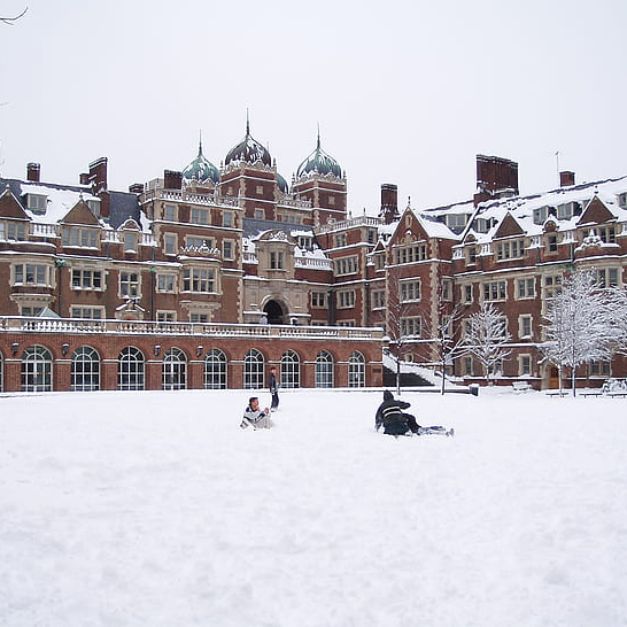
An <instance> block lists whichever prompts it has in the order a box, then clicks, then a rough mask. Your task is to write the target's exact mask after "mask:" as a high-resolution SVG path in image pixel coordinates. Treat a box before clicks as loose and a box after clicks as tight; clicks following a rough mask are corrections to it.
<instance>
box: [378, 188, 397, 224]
mask: <svg viewBox="0 0 627 627" xmlns="http://www.w3.org/2000/svg"><path fill="white" fill-rule="evenodd" d="M379 217H380V218H383V219H384V220H385V223H386V224H390V223H391V222H394V220H397V219H398V217H399V215H398V187H397V186H396V185H393V184H392V183H383V184H382V185H381V210H380V211H379Z"/></svg>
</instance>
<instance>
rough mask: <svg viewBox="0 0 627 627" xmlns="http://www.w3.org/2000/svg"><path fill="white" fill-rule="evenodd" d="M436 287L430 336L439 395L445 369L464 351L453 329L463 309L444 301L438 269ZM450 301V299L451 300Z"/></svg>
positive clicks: (442, 390) (443, 385)
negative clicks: (437, 373) (439, 376)
mask: <svg viewBox="0 0 627 627" xmlns="http://www.w3.org/2000/svg"><path fill="white" fill-rule="evenodd" d="M438 277H439V278H438V285H437V292H436V294H435V311H434V314H433V315H434V318H433V320H432V325H431V327H432V333H431V336H432V338H433V340H434V342H435V343H434V345H433V346H434V353H435V356H436V359H437V362H438V364H439V367H440V372H441V374H442V381H441V387H440V393H441V394H444V392H445V390H446V367H447V366H448V365H449V364H451V363H453V362H454V360H455V358H456V357H459V356H460V355H461V354H462V353H463V352H464V350H465V347H464V346H463V344H462V339H460V338H459V336H458V337H457V339H456V336H455V327H456V326H457V323H458V322H459V320H460V319H461V315H462V310H463V307H462V306H461V305H459V304H457V305H455V306H453V305H452V303H451V302H450V301H449V300H446V299H445V283H444V279H446V278H447V277H442V276H441V275H440V271H439V269H438ZM451 296H452V295H451ZM451 300H452V299H451Z"/></svg>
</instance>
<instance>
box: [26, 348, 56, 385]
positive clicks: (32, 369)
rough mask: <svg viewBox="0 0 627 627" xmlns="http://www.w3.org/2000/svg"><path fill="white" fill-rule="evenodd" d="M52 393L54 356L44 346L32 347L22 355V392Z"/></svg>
mask: <svg viewBox="0 0 627 627" xmlns="http://www.w3.org/2000/svg"><path fill="white" fill-rule="evenodd" d="M51 391H52V354H51V353H50V351H49V350H48V349H47V348H44V347H43V346H30V347H29V348H27V349H26V350H25V351H24V354H23V355H22V392H51Z"/></svg>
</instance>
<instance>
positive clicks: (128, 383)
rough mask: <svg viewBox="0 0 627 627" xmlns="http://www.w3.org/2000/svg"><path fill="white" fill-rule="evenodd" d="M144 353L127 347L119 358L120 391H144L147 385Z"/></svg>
mask: <svg viewBox="0 0 627 627" xmlns="http://www.w3.org/2000/svg"><path fill="white" fill-rule="evenodd" d="M144 364H145V360H144V355H143V353H142V352H141V351H140V350H138V349H137V348H135V347H133V346H127V347H126V348H125V349H124V350H123V351H122V352H121V353H120V355H119V357H118V390H143V389H144V385H145V372H144V370H145V367H144Z"/></svg>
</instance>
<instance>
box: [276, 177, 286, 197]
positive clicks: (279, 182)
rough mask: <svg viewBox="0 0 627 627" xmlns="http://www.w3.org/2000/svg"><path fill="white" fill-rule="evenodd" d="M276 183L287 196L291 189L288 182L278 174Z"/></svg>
mask: <svg viewBox="0 0 627 627" xmlns="http://www.w3.org/2000/svg"><path fill="white" fill-rule="evenodd" d="M276 183H277V185H278V186H279V189H280V190H281V191H282V192H283V193H284V194H287V192H288V191H289V187H288V185H287V181H286V180H285V179H284V178H283V177H282V176H281V175H280V174H279V173H278V172H277V173H276Z"/></svg>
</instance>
